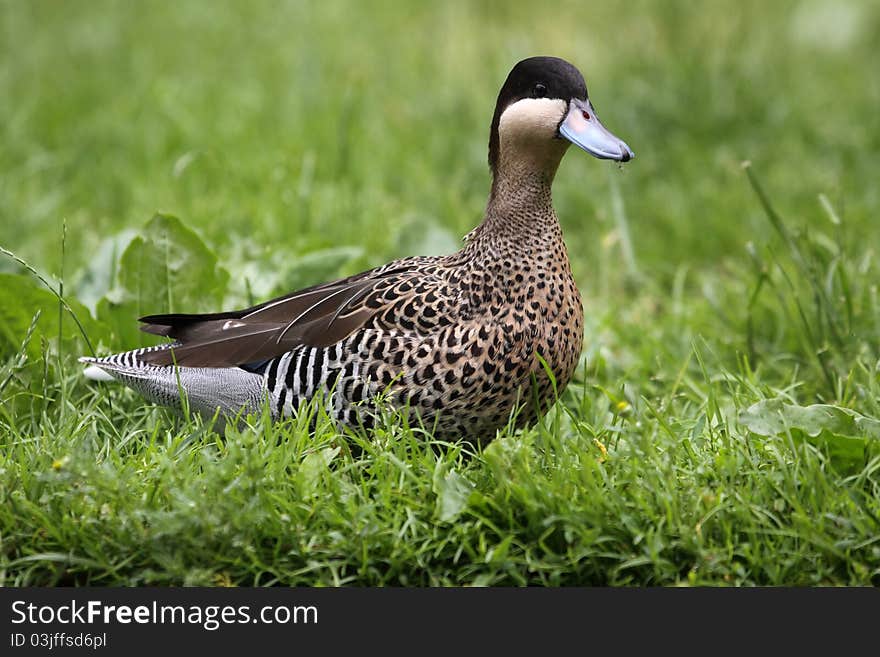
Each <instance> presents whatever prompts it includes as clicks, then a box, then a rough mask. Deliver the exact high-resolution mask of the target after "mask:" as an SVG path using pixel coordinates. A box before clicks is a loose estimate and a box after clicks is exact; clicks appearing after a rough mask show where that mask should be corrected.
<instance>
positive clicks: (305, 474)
mask: <svg viewBox="0 0 880 657" xmlns="http://www.w3.org/2000/svg"><path fill="white" fill-rule="evenodd" d="M339 450H340V448H339V447H325V448H324V449H321V450H318V451H317V452H313V453H311V454H309V455H308V456H306V457H305V458H304V459H303V461H302V464H301V465H300V466H299V483H300V493H301V494H302V496H303V497H310V496H312V495H315V494H317V493H319V492H320V484H321V475H322V474H324V473H325V472H327V469H328V468H329V467H330V463H331V462H332V461H333V459H335V458H336V456H337V454H339Z"/></svg>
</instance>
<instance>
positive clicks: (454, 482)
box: [434, 470, 474, 522]
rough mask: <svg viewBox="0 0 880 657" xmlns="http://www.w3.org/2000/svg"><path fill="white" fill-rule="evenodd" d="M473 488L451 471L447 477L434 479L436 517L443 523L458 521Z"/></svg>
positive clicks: (468, 482) (460, 476)
mask: <svg viewBox="0 0 880 657" xmlns="http://www.w3.org/2000/svg"><path fill="white" fill-rule="evenodd" d="M473 488H474V485H473V484H472V483H471V482H470V481H468V480H467V479H465V477H464V476H462V475H460V474H458V473H457V472H456V471H455V470H450V471H449V472H448V473H446V475H445V476H436V477H434V492H435V493H436V494H437V503H436V506H435V514H436V516H437V517H438V518H439V519H440V520H441V521H443V522H453V521H454V520H456V519H457V518H458V516H460V515H461V512H462V511H464V509H465V507H466V506H467V503H468V498H469V497H470V494H471V491H472V490H473Z"/></svg>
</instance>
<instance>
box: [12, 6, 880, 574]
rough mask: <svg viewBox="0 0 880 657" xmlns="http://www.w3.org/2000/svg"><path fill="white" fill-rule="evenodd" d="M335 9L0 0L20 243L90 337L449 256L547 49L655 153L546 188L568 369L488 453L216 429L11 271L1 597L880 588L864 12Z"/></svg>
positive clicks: (879, 437) (872, 188) (568, 164)
mask: <svg viewBox="0 0 880 657" xmlns="http://www.w3.org/2000/svg"><path fill="white" fill-rule="evenodd" d="M317 7H318V5H314V6H313V5H312V4H311V3H292V2H291V3H275V2H273V3H270V2H258V3H243V2H242V3H223V4H211V5H207V4H204V3H170V2H169V3H147V2H141V3H136V4H127V3H121V2H92V3H87V4H83V3H60V2H12V1H4V2H0V143H2V145H3V147H2V148H0V246H3V247H5V248H6V249H7V250H9V251H11V252H14V253H15V254H16V255H17V256H18V258H19V260H23V261H25V262H27V263H30V264H31V265H32V266H33V267H34V268H35V269H36V271H37V272H38V273H39V274H40V275H41V276H43V277H44V278H45V279H46V280H47V281H48V282H49V283H50V285H52V286H53V287H54V288H56V290H57V291H62V292H63V294H64V297H65V299H66V300H67V303H68V304H69V306H70V309H71V310H72V311H73V312H74V313H75V314H76V316H77V317H78V318H79V320H80V321H81V323H82V325H83V329H84V330H85V332H86V333H87V334H88V336H89V339H90V341H91V342H92V343H93V345H94V348H95V349H96V350H98V351H99V352H100V353H108V352H110V351H116V350H120V349H124V348H130V347H133V346H137V345H138V344H140V341H141V340H142V339H145V336H141V335H139V334H138V332H137V330H136V326H135V322H134V319H135V317H136V316H137V313H138V312H139V311H141V310H143V311H144V312H149V311H153V312H161V311H164V310H168V309H174V310H192V309H202V310H217V309H219V308H220V307H223V308H226V307H233V306H237V305H240V304H243V303H248V302H249V301H250V300H251V299H254V300H260V299H264V298H266V297H268V296H269V295H270V294H273V293H276V292H282V291H287V290H289V289H292V288H295V287H297V286H301V285H307V284H310V283H316V282H319V281H320V280H323V279H326V278H329V277H331V276H336V275H342V274H349V273H353V272H356V271H359V270H361V269H364V268H366V267H369V266H374V265H378V264H381V263H383V262H386V261H387V260H389V259H391V258H394V257H398V256H402V255H410V254H416V253H434V252H444V251H448V250H451V249H454V248H455V245H456V244H457V242H458V238H459V236H461V235H463V234H464V233H466V232H467V231H468V230H470V229H471V228H472V227H473V226H474V225H475V224H476V223H477V222H478V221H479V219H480V217H481V213H482V210H483V207H484V204H485V197H486V193H487V190H488V185H489V175H488V170H487V167H486V164H485V160H486V143H487V138H488V126H489V121H490V118H491V111H492V108H493V104H494V101H495V96H496V94H497V90H498V87H499V85H500V83H501V81H502V79H503V77H504V76H505V75H506V73H507V71H508V70H509V68H510V66H511V65H512V64H513V63H514V62H515V61H517V60H518V59H521V58H523V57H525V56H529V55H533V54H539V53H540V54H556V55H560V56H563V57H566V58H567V59H569V60H571V61H573V62H574V63H575V64H577V65H578V66H580V67H581V68H582V70H583V71H584V72H585V75H586V77H587V83H588V86H589V89H590V92H591V96H592V97H593V99H594V102H595V104H596V106H597V108H598V111H599V114H600V116H601V117H602V119H603V121H604V122H605V123H606V125H608V126H609V128H610V129H612V130H613V131H614V132H615V133H617V134H619V135H620V136H621V137H622V138H624V139H625V140H626V141H627V142H628V143H629V144H630V145H631V146H632V147H633V149H634V150H635V151H636V154H637V159H636V160H635V161H634V162H633V163H632V164H629V165H627V166H626V167H625V168H623V169H622V170H620V169H619V168H617V167H615V166H612V165H609V164H608V163H602V162H597V161H595V160H592V159H591V158H588V157H586V156H584V155H583V154H582V153H579V152H574V151H572V152H571V153H570V154H569V155H568V156H567V157H566V160H565V161H564V162H563V165H562V167H561V169H560V173H559V175H558V179H557V184H556V188H555V200H556V206H557V211H558V213H559V215H560V217H561V219H562V223H563V228H564V230H565V235H566V240H567V243H568V246H569V251H570V254H571V257H572V266H573V270H574V273H575V276H576V278H577V280H578V283H579V286H580V288H581V291H582V293H583V295H584V304H585V309H586V313H587V325H586V347H585V351H584V354H583V358H582V363H581V367H580V368H579V370H578V374H577V376H576V380H575V382H574V383H573V384H572V385H571V386H570V387H569V388H568V389H567V390H566V391H565V392H564V394H563V395H562V397H561V399H560V401H559V403H558V404H557V405H556V407H555V408H554V410H553V411H552V412H551V413H550V414H549V415H548V416H547V417H546V418H545V419H544V420H543V421H542V422H541V423H540V424H539V425H537V426H536V427H533V428H531V429H528V430H525V431H521V432H510V431H504V432H501V433H500V435H499V436H498V437H497V438H496V440H495V441H493V443H492V444H490V445H489V446H488V447H487V448H486V449H484V450H483V451H482V452H479V453H472V452H471V451H469V449H468V448H466V447H464V446H461V445H437V444H435V443H434V442H433V441H432V439H431V438H430V436H429V435H426V434H425V432H423V431H422V430H421V429H419V428H417V427H408V426H406V424H405V423H403V422H402V421H401V420H400V418H395V417H388V418H386V421H385V422H384V423H382V426H380V427H379V428H378V429H376V430H375V431H374V432H373V433H371V434H370V435H349V436H340V435H339V434H338V432H337V431H336V429H335V428H334V427H333V426H332V425H330V424H329V423H328V422H327V421H326V419H325V418H320V417H319V419H318V428H317V430H316V431H315V432H314V433H312V434H310V433H309V432H308V431H307V427H308V425H309V417H308V414H309V413H314V412H316V411H315V409H304V410H303V412H302V413H301V415H300V416H299V417H298V418H297V419H295V420H291V421H288V422H285V423H282V424H278V425H275V426H270V425H269V424H268V423H267V422H265V420H264V419H263V418H260V417H256V418H251V419H250V420H249V423H248V426H247V428H245V429H243V430H241V431H239V432H229V433H227V435H226V436H225V437H221V436H218V435H217V434H216V433H215V432H214V431H212V430H211V426H210V423H206V422H203V421H202V420H201V419H199V418H180V417H178V416H175V415H173V414H171V413H169V412H167V411H165V410H162V409H158V408H155V407H152V406H147V405H145V404H144V403H143V402H142V401H141V400H140V399H139V398H138V397H137V396H135V395H134V394H132V393H131V392H130V391H127V390H125V389H123V388H121V387H119V386H107V385H101V386H95V385H90V384H88V383H87V382H86V381H84V380H83V378H82V376H81V367H80V366H79V364H78V363H76V360H75V358H76V356H78V355H80V354H82V353H87V352H88V350H89V348H88V347H87V346H86V344H85V343H84V341H83V340H82V338H81V336H80V331H79V329H78V328H77V326H76V325H75V324H74V322H73V321H72V320H71V317H70V313H68V312H66V311H62V309H61V308H60V307H59V303H58V301H57V299H56V298H55V297H54V296H53V295H52V293H51V292H49V291H47V290H46V289H45V286H43V285H42V283H40V282H39V280H38V278H37V277H36V276H35V275H34V274H33V273H32V272H29V271H28V270H27V268H26V267H24V266H23V265H22V264H21V262H20V261H19V260H16V259H15V258H12V257H8V256H0V358H2V360H0V584H4V585H16V586H17V585H46V584H73V583H76V584H94V585H134V584H239V585H269V584H285V585H287V584H299V585H316V584H325V585H333V584H393V585H426V584H442V585H445V584H516V585H518V584H549V585H571V584H612V585H675V584H685V585H687V584H695V585H780V584H781V585H840V584H861V585H875V586H876V585H878V584H880V299H878V280H880V276H878V262H877V259H878V248H880V242H878V240H877V237H876V235H877V230H876V222H877V221H878V218H880V216H878V215H880V187H878V186H877V183H876V180H877V172H878V171H880V114H878V112H877V111H876V108H877V107H878V106H880V78H878V76H877V75H876V71H877V70H880V52H878V50H877V48H876V43H877V42H878V39H880V8H878V6H876V5H875V4H872V3H859V2H851V3H840V2H833V3H832V2H799V3H794V2H778V3H771V4H768V3H759V2H746V3H733V2H729V3H727V2H724V3H712V4H711V5H706V6H703V5H694V4H693V3H687V2H681V3H679V2H663V3H657V2H627V3H623V2H621V3H598V4H596V3H593V4H591V5H590V6H589V7H587V6H586V5H585V4H584V3H582V2H568V3H560V4H558V5H553V4H547V3H542V4H540V5H534V3H526V2H522V3H500V2H483V3H457V2H451V3H430V4H428V3H425V4H424V5H418V6H413V7H408V8H407V10H406V11H405V12H403V11H400V9H399V5H398V4H396V3H391V2H385V3H370V4H369V5H365V6H361V5H358V4H351V3H341V2H340V3H335V2H325V3H321V4H320V7H321V8H320V10H318V9H317ZM744 160H749V161H750V162H751V166H750V167H749V168H747V169H744V168H743V166H742V162H743V161H744ZM156 212H163V213H169V214H173V215H175V216H177V217H179V218H180V220H181V221H180V222H176V221H174V220H172V219H168V218H159V219H155V220H153V221H152V222H151V223H149V224H148V222H150V220H151V217H153V215H154V214H155V213H156ZM190 231H192V232H190ZM135 235H140V237H137V238H135V239H134V241H132V238H133V237H134V236H135ZM169 236H170V237H171V238H173V239H177V240H179V242H180V244H182V245H183V246H180V247H175V246H174V244H173V243H172V244H170V245H169V240H168V238H169ZM206 245H207V246H206ZM37 311H40V312H41V314H40V315H39V317H36V318H35V313H36V312H37Z"/></svg>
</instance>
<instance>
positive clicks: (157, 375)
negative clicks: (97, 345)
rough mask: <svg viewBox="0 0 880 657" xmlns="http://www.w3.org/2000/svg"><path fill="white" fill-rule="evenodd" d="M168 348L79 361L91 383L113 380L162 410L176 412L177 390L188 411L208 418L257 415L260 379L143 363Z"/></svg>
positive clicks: (231, 370) (236, 371)
mask: <svg viewBox="0 0 880 657" xmlns="http://www.w3.org/2000/svg"><path fill="white" fill-rule="evenodd" d="M169 346H170V345H160V346H156V347H145V348H142V349H135V350H133V351H126V352H122V353H118V354H113V355H111V356H105V357H104V358H89V357H83V358H80V359H79V360H80V362H81V363H85V364H87V365H88V367H87V368H86V369H85V372H84V374H85V376H86V377H87V378H89V379H92V380H100V381H107V380H109V379H115V380H117V381H119V382H120V383H123V384H125V385H127V386H128V387H129V388H131V389H133V390H135V391H136V392H138V393H140V394H141V395H143V396H144V397H146V398H147V399H148V400H150V401H152V402H155V403H157V404H162V405H163V406H171V407H173V408H180V406H181V400H180V393H181V390H183V391H184V393H185V394H186V397H187V401H188V402H189V406H190V408H192V409H193V410H195V411H198V412H200V413H202V414H205V415H208V416H212V415H213V414H214V413H215V412H216V411H217V410H218V409H219V410H220V411H221V413H224V414H228V415H236V414H238V413H240V412H241V411H242V410H244V412H257V411H258V410H259V408H260V406H261V404H262V402H263V399H264V398H265V396H266V392H265V385H264V382H263V377H262V376H261V375H260V374H256V373H253V372H248V371H246V370H243V369H241V368H238V367H222V368H218V367H175V366H159V365H152V364H149V363H145V362H143V361H142V360H141V358H140V357H141V356H142V355H143V354H146V353H150V352H155V351H158V350H165V349H168V348H169Z"/></svg>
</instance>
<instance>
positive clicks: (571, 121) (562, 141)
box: [489, 57, 635, 179]
mask: <svg viewBox="0 0 880 657" xmlns="http://www.w3.org/2000/svg"><path fill="white" fill-rule="evenodd" d="M569 143H572V144H575V145H576V146H578V147H580V148H582V149H584V150H585V151H587V152H588V153H589V154H590V155H592V156H594V157H597V158H600V159H603V160H615V161H618V162H628V161H629V160H631V159H633V158H634V157H635V154H634V153H633V152H632V150H631V149H630V147H629V146H627V145H626V143H624V141H623V140H621V139H619V138H618V137H615V136H614V135H613V134H611V132H609V131H608V130H607V129H606V128H605V126H603V125H602V123H601V122H600V121H599V117H598V116H596V110H595V109H594V108H593V105H592V103H591V102H590V98H589V96H588V95H587V85H586V83H585V82H584V77H583V75H581V73H580V71H578V70H577V69H576V68H575V67H574V66H572V65H571V64H569V63H568V62H567V61H565V60H564V59H559V58H558V57H530V58H529V59H524V60H522V61H521V62H519V63H518V64H517V65H516V66H514V67H513V69H512V70H511V71H510V73H509V74H508V76H507V80H506V81H505V82H504V86H502V87H501V91H500V92H499V94H498V102H497V104H496V105H495V115H494V116H493V118H492V131H491V134H490V136H489V166H490V168H491V169H492V174H493V176H495V177H496V178H497V177H498V176H499V175H504V174H505V173H508V172H512V171H522V172H525V171H526V170H530V171H532V172H535V173H541V174H547V175H549V177H550V178H551V179H552V177H553V175H554V174H555V172H556V168H557V166H558V165H559V161H560V160H561V159H562V156H563V155H564V154H565V151H566V149H567V148H568V145H569Z"/></svg>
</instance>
